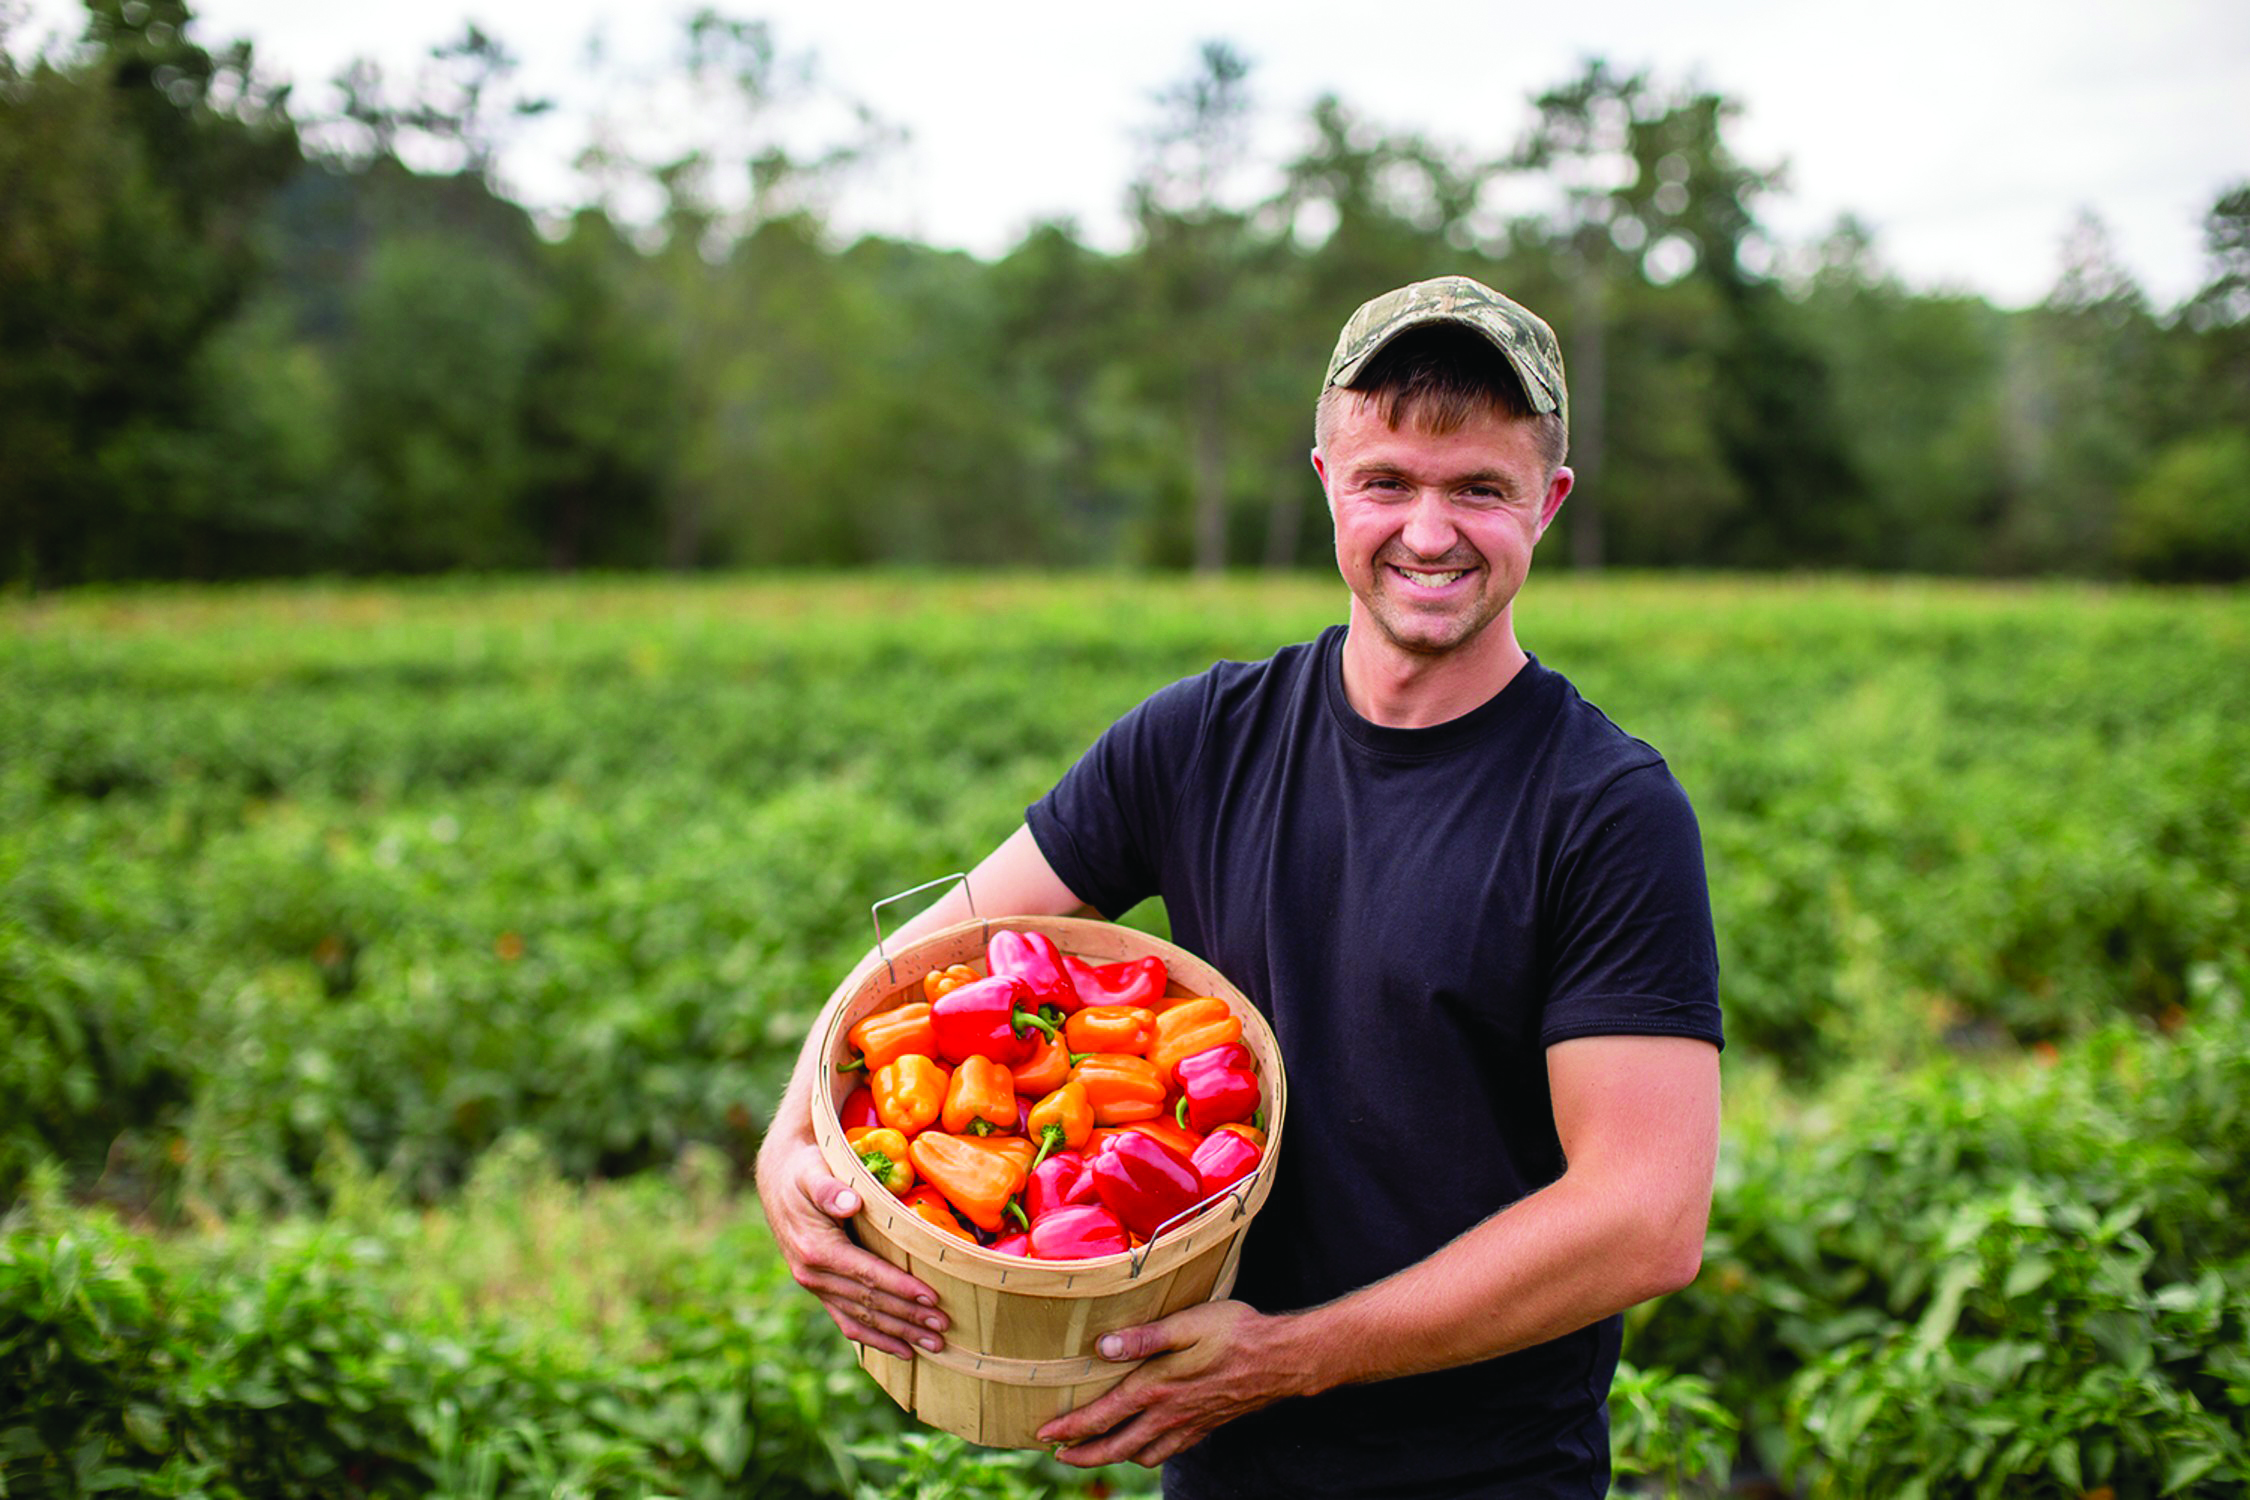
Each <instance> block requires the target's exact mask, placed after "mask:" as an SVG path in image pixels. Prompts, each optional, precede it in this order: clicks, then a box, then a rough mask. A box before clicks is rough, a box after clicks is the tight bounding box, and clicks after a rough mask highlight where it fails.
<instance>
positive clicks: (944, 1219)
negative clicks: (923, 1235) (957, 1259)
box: [900, 1186, 977, 1245]
mask: <svg viewBox="0 0 2250 1500" xmlns="http://www.w3.org/2000/svg"><path fill="white" fill-rule="evenodd" d="M900 1201H901V1202H903V1203H904V1204H905V1205H906V1206H907V1207H908V1208H911V1209H913V1210H914V1212H915V1215H916V1216H917V1217H919V1218H924V1219H927V1220H929V1221H930V1222H931V1223H932V1224H935V1225H936V1226H937V1227H938V1228H940V1229H942V1230H944V1231H945V1232H946V1233H948V1234H957V1235H959V1236H961V1238H963V1239H965V1240H967V1241H968V1242H969V1243H970V1244H972V1245H973V1244H975V1243H976V1242H977V1237H976V1236H975V1235H973V1234H971V1233H969V1231H968V1230H967V1229H966V1228H965V1227H964V1226H963V1225H962V1223H961V1221H960V1220H959V1219H958V1218H956V1217H955V1216H954V1213H953V1205H952V1204H950V1203H947V1202H946V1201H945V1194H943V1193H941V1192H939V1191H938V1190H937V1189H936V1188H934V1187H926V1186H925V1187H918V1188H916V1189H915V1190H914V1191H913V1192H911V1193H908V1194H907V1195H906V1196H905V1197H904V1198H903V1199H901V1200H900Z"/></svg>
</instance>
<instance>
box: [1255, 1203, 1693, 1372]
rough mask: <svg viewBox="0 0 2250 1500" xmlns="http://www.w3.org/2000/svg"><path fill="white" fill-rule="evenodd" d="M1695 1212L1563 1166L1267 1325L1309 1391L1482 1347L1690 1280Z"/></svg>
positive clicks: (1513, 1341)
mask: <svg viewBox="0 0 2250 1500" xmlns="http://www.w3.org/2000/svg"><path fill="white" fill-rule="evenodd" d="M1683 1215H1686V1216H1687V1217H1683ZM1703 1222H1704V1215H1703V1214H1702V1213H1701V1212H1693V1213H1692V1214H1691V1215H1690V1214H1689V1210H1688V1209H1686V1208H1680V1209H1675V1210H1673V1211H1672V1213H1671V1214H1670V1215H1669V1216H1668V1217H1667V1221H1666V1222H1657V1221H1655V1220H1653V1219H1652V1218H1651V1216H1650V1215H1649V1214H1648V1213H1647V1212H1646V1211H1645V1210H1643V1209H1642V1208H1641V1207H1640V1206H1639V1205H1637V1204H1634V1203H1630V1202H1626V1201H1621V1199H1620V1197H1619V1196H1618V1195H1617V1194H1616V1193H1614V1192H1609V1191H1605V1190H1602V1189H1598V1188H1594V1187H1591V1186H1588V1185H1585V1184H1581V1183H1574V1182H1572V1180H1571V1179H1570V1177H1569V1176H1568V1175H1567V1174H1566V1175H1565V1176H1564V1177H1563V1178H1562V1179H1561V1180H1559V1181H1557V1182H1555V1183H1553V1184H1552V1185H1550V1186H1549V1187H1547V1188H1545V1189H1543V1190H1541V1191H1540V1192H1537V1193H1534V1194H1532V1195H1531V1196H1530V1197H1528V1198H1525V1199H1523V1200H1522V1201H1521V1202H1518V1203H1516V1204H1514V1205H1512V1206H1510V1207H1509V1208H1508V1209H1506V1210H1504V1211H1503V1212H1501V1213H1498V1214H1495V1215H1493V1216H1492V1217H1491V1218H1489V1219H1486V1220H1485V1221H1484V1222H1483V1223H1481V1224H1478V1225H1477V1226H1476V1227H1475V1228H1473V1229H1470V1230H1469V1231H1468V1232H1466V1233H1464V1234H1463V1235H1461V1236H1460V1237H1459V1238H1458V1239H1456V1240H1454V1241H1453V1242H1452V1243H1451V1244H1449V1245H1447V1246H1446V1247H1445V1248H1444V1249H1442V1250H1439V1251H1438V1252H1437V1253H1436V1254H1434V1255H1431V1256H1429V1257H1428V1258H1426V1259H1424V1260H1421V1261H1418V1262H1416V1263H1415V1264H1414V1265H1411V1266H1408V1267H1407V1268H1406V1269H1404V1270H1402V1271H1400V1272H1398V1273H1397V1274H1395V1275H1393V1276H1389V1277H1386V1278H1385V1279H1384V1280H1382V1281H1379V1282H1376V1283H1374V1284H1373V1285H1372V1286H1367V1287H1363V1288H1361V1289H1360V1290H1359V1291H1356V1292H1353V1293H1350V1294H1349V1295H1347V1296H1344V1297H1341V1298H1338V1299H1337V1300H1336V1301H1334V1302H1330V1303H1326V1304H1324V1305H1322V1306H1320V1307H1316V1308H1311V1309H1308V1310H1306V1311H1305V1312H1302V1313H1297V1314H1292V1315H1289V1316H1287V1317H1285V1318H1283V1319H1282V1320H1281V1322H1282V1326H1281V1327H1280V1328H1278V1329H1276V1330H1275V1332H1276V1333H1277V1334H1278V1336H1279V1338H1280V1339H1281V1341H1282V1349H1283V1350H1284V1351H1285V1356H1284V1357H1285V1360H1286V1362H1287V1363H1290V1364H1293V1365H1294V1366H1295V1368H1297V1369H1299V1370H1301V1371H1302V1372H1303V1377H1302V1378H1303V1380H1304V1393H1306V1394H1310V1393H1311V1392H1314V1391H1321V1390H1326V1389H1329V1388H1330V1387H1333V1386H1338V1385H1349V1384H1355V1383H1358V1382H1363V1381H1370V1380H1388V1379H1392V1378H1395V1377H1398V1376H1402V1375H1416V1374H1421V1373H1423V1372H1425V1371H1429V1370H1441V1369H1450V1368H1452V1367H1453V1366H1456V1365H1464V1364H1470V1363H1473V1362H1475V1361H1477V1360H1482V1359H1490V1358H1492V1357H1493V1356H1495V1355H1500V1354H1506V1353H1510V1352H1512V1351H1514V1350H1517V1349H1524V1348H1528V1347H1530V1346H1531V1345H1533V1344H1539V1343H1544V1342H1546V1341H1547V1340H1549V1339H1554V1338H1559V1337H1561V1336H1562V1335H1563V1334H1566V1333H1569V1332H1572V1331H1573V1330H1575V1329H1579V1328H1583V1327H1585V1326H1586V1325H1587V1324H1588V1323H1592V1322H1594V1321H1596V1320H1597V1319H1600V1318H1605V1317H1607V1316H1609V1315H1610V1314H1611V1313H1614V1312H1620V1311H1622V1310H1624V1309H1625V1308H1628V1307H1631V1306H1633V1305H1634V1304H1636V1303H1639V1302H1643V1301H1646V1300H1647V1299H1648V1298H1650V1297H1654V1296H1658V1295H1661V1294H1662V1293H1665V1292H1669V1291H1674V1290H1676V1289H1678V1288H1679V1287H1681V1286H1684V1285H1686V1284H1687V1282H1689V1281H1691V1280H1693V1279H1694V1275H1695V1270H1696V1265H1697V1263H1698V1260H1699V1257H1700V1249H1701V1243H1702V1234H1703Z"/></svg>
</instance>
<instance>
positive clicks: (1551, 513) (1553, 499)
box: [1539, 466, 1578, 536]
mask: <svg viewBox="0 0 2250 1500" xmlns="http://www.w3.org/2000/svg"><path fill="white" fill-rule="evenodd" d="M1577 482H1578V476H1577V475H1576V474H1573V473H1572V472H1571V471H1570V470H1569V469H1568V468H1567V467H1560V466H1558V467H1557V468H1556V470H1555V475H1554V477H1553V478H1552V479H1550V480H1548V481H1547V498H1546V499H1545V500H1543V501H1541V502H1540V505H1539V534H1540V535H1541V536H1545V535H1546V534H1547V528H1548V527H1550V526H1552V525H1554V524H1555V513H1556V512H1557V511H1559V510H1561V509H1562V503H1563V501H1565V500H1567V499H1569V498H1570V487H1571V486H1572V485H1574V484H1576V483H1577Z"/></svg>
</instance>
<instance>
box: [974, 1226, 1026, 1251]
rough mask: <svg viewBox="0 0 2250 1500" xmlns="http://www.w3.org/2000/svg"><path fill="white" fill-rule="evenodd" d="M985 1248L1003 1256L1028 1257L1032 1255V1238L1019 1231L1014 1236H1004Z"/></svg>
mask: <svg viewBox="0 0 2250 1500" xmlns="http://www.w3.org/2000/svg"><path fill="white" fill-rule="evenodd" d="M984 1248H985V1249H987V1250H993V1251H997V1252H998V1253H1000V1254H1002V1255H1015V1256H1028V1255H1030V1254H1031V1236H1030V1235H1029V1234H1028V1233H1026V1232H1025V1231H1023V1230H1021V1229H1019V1230H1017V1231H1016V1232H1015V1233H1014V1234H1010V1235H1003V1236H1002V1237H1000V1238H999V1239H996V1240H994V1241H993V1242H992V1243H991V1244H989V1245H987V1246H985V1247H984Z"/></svg>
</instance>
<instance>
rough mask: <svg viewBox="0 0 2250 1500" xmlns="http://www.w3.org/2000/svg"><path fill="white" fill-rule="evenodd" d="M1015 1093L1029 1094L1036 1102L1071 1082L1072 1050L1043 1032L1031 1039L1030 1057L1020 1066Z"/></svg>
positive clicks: (1016, 1067) (1016, 1073)
mask: <svg viewBox="0 0 2250 1500" xmlns="http://www.w3.org/2000/svg"><path fill="white" fill-rule="evenodd" d="M1011 1071H1012V1072H1014V1074H1015V1075H1016V1092H1017V1093H1019V1094H1029V1095H1030V1096H1031V1098H1032V1100H1033V1102H1034V1103H1036V1102H1037V1101H1039V1100H1041V1099H1044V1098H1046V1097H1047V1096H1048V1095H1049V1094H1051V1093H1053V1092H1054V1091H1055V1090H1056V1089H1059V1088H1061V1087H1062V1086H1063V1085H1064V1084H1066V1083H1068V1082H1070V1049H1069V1048H1068V1047H1066V1046H1064V1045H1063V1044H1062V1043H1061V1042H1060V1041H1057V1040H1056V1039H1055V1038H1054V1037H1051V1036H1049V1035H1047V1034H1046V1033H1045V1032H1043V1031H1038V1032H1033V1033H1032V1036H1031V1058H1030V1060H1029V1061H1028V1062H1020V1063H1017V1064H1016V1065H1015V1066H1014V1067H1013V1068H1012V1069H1011Z"/></svg>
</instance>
